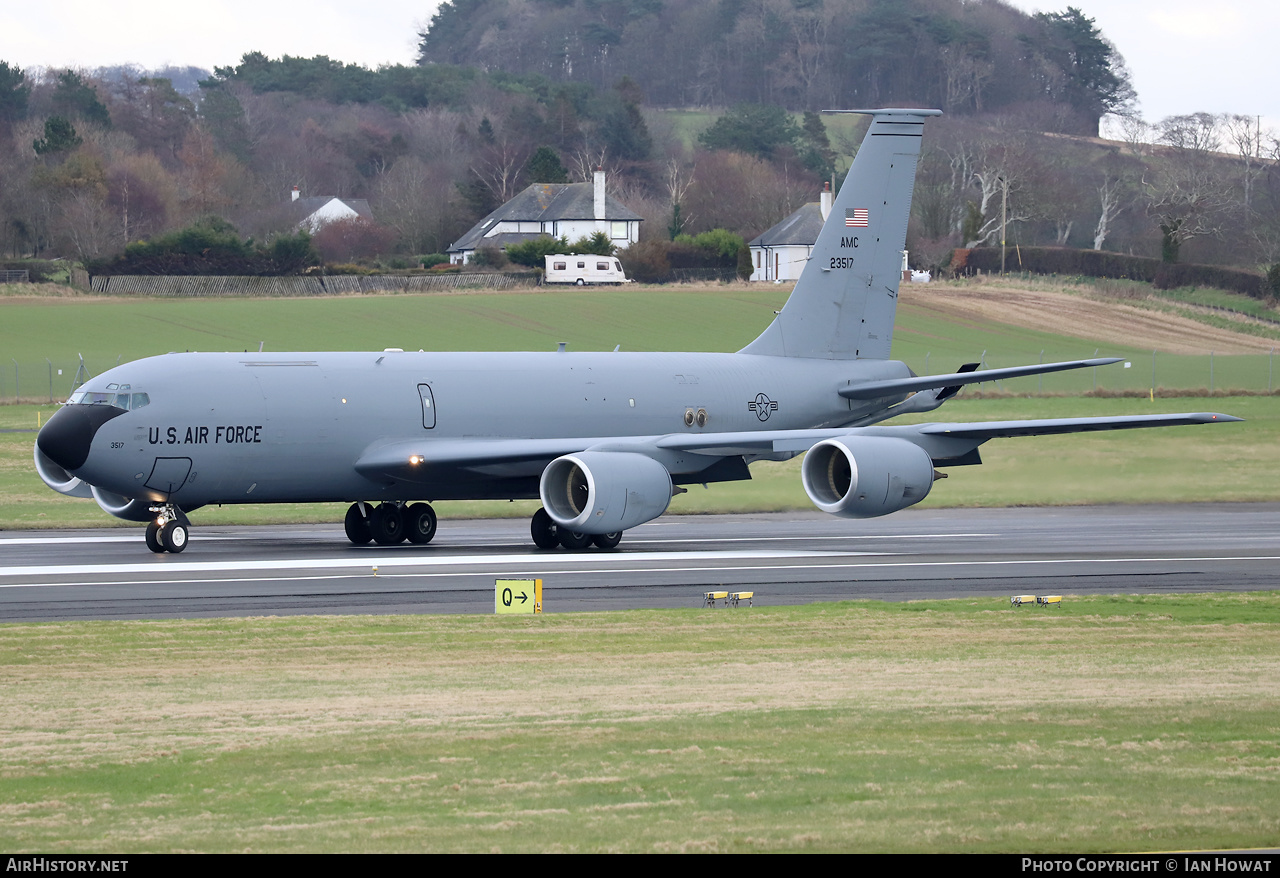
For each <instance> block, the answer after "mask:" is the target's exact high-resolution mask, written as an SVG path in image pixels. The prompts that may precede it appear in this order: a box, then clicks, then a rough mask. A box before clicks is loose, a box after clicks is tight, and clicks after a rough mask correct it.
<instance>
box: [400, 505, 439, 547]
mask: <svg viewBox="0 0 1280 878" xmlns="http://www.w3.org/2000/svg"><path fill="white" fill-rule="evenodd" d="M405 524H406V525H407V527H406V530H407V531H408V537H409V542H411V543H417V544H419V545H422V544H424V543H429V542H431V538H432V537H434V536H435V535H436V511H435V510H434V509H432V508H431V507H430V506H428V505H427V504H426V503H414V504H413V505H412V506H410V507H409V508H408V510H406V512H405Z"/></svg>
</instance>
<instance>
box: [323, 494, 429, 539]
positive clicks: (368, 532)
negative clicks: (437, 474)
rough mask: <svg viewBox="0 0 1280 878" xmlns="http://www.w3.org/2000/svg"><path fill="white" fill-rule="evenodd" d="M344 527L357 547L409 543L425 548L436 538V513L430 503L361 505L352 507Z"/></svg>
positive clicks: (348, 536)
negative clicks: (424, 545) (423, 545)
mask: <svg viewBox="0 0 1280 878" xmlns="http://www.w3.org/2000/svg"><path fill="white" fill-rule="evenodd" d="M343 524H344V526H345V528H346V531H347V539H349V540H351V542H352V544H354V545H357V546H364V545H367V544H368V543H370V542H374V543H377V544H378V545H380V546H394V545H396V544H397V543H402V542H404V541H405V540H408V541H409V542H411V543H417V544H420V545H421V544H424V543H429V542H431V539H432V537H434V536H435V535H436V512H435V510H434V509H432V508H431V507H430V506H428V505H427V504H426V503H414V504H413V505H411V506H406V505H404V504H403V503H400V502H392V501H388V502H386V503H379V504H378V505H377V506H373V505H371V504H369V503H364V502H358V503H352V504H351V508H350V509H348V510H347V518H346V521H345V522H343Z"/></svg>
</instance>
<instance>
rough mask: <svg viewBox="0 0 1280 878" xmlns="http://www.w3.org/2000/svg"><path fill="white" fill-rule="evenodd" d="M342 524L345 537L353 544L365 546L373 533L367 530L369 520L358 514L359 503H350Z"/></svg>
mask: <svg viewBox="0 0 1280 878" xmlns="http://www.w3.org/2000/svg"><path fill="white" fill-rule="evenodd" d="M342 526H343V527H344V528H345V529H346V531H347V539H349V540H351V544H352V545H353V546H366V545H368V544H369V541H370V540H372V539H373V534H372V533H371V532H370V530H369V520H368V519H367V518H365V517H364V516H363V515H361V514H360V504H359V503H352V504H351V508H350V509H348V510H347V518H346V520H345V521H343V523H342Z"/></svg>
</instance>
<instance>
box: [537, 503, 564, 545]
mask: <svg viewBox="0 0 1280 878" xmlns="http://www.w3.org/2000/svg"><path fill="white" fill-rule="evenodd" d="M529 534H530V535H531V536H532V537H533V544H534V545H535V546H537V547H538V548H539V549H554V548H555V547H556V546H558V545H560V534H559V528H558V527H557V526H556V523H555V522H554V521H552V520H551V516H550V515H548V514H547V510H545V509H539V510H538V511H537V512H535V513H533V521H531V522H530V523H529Z"/></svg>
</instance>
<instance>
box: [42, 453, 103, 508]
mask: <svg viewBox="0 0 1280 878" xmlns="http://www.w3.org/2000/svg"><path fill="white" fill-rule="evenodd" d="M36 472H37V473H39V475H40V479H41V480H42V481H43V482H44V483H45V484H46V485H48V486H49V487H50V488H53V490H55V491H57V492H58V493H59V494H66V495H67V496H68V497H82V498H84V499H86V500H87V499H88V498H90V497H92V496H93V493H92V491H91V489H90V488H89V485H88V484H87V483H86V482H83V481H81V480H80V479H78V478H76V477H75V476H73V475H71V473H69V472H67V471H66V470H64V469H63V468H62V467H60V466H58V465H57V464H56V463H54V462H53V461H52V460H50V459H49V458H48V457H47V456H46V455H45V453H44V452H43V451H41V450H40V446H39V445H37V446H36Z"/></svg>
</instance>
